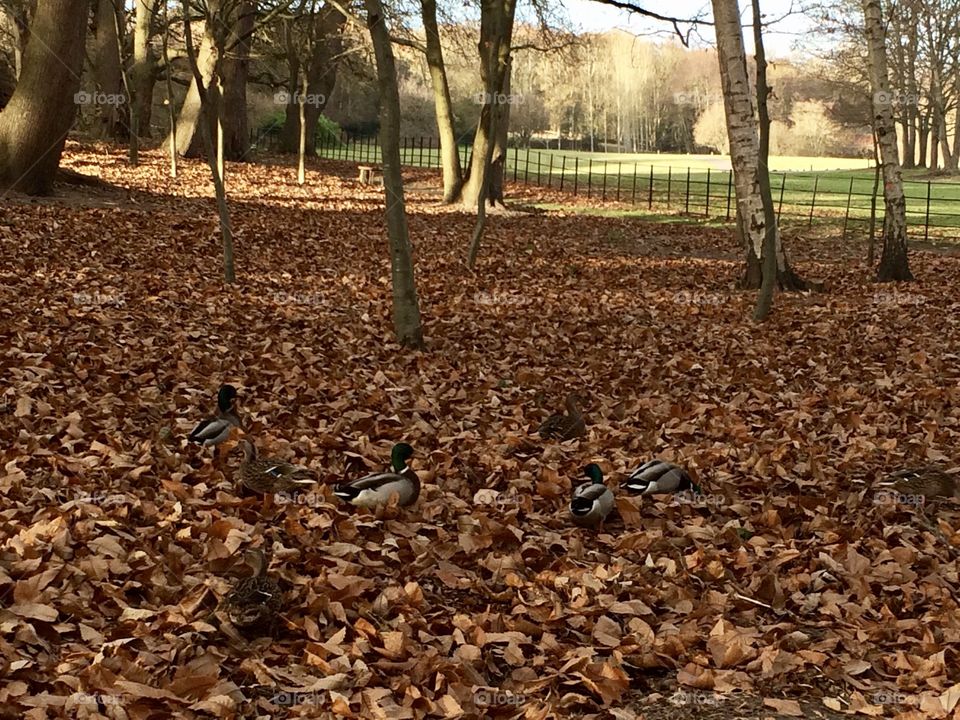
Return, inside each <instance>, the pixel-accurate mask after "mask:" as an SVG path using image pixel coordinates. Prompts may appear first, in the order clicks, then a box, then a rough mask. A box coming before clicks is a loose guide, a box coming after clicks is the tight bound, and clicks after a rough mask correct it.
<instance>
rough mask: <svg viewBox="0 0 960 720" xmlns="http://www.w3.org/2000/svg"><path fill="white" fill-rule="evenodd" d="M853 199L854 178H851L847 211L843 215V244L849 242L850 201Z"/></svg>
mask: <svg viewBox="0 0 960 720" xmlns="http://www.w3.org/2000/svg"><path fill="white" fill-rule="evenodd" d="M852 197H853V178H850V187H849V188H847V210H846V212H845V213H844V214H843V242H846V241H847V221H848V220H849V219H850V199H851V198H852Z"/></svg>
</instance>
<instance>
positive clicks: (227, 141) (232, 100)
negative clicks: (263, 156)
mask: <svg viewBox="0 0 960 720" xmlns="http://www.w3.org/2000/svg"><path fill="white" fill-rule="evenodd" d="M239 9H240V12H239V16H238V17H237V21H236V23H235V25H234V30H233V32H232V33H231V38H230V41H229V43H230V45H231V46H232V48H233V49H232V50H230V52H228V53H227V55H226V57H224V58H223V62H222V63H221V67H222V70H221V75H222V78H223V153H224V157H225V158H226V159H227V160H245V159H246V158H247V153H248V151H249V150H250V128H249V126H248V124H247V74H248V71H249V69H250V45H251V43H252V42H253V23H254V21H255V20H256V17H257V5H256V3H255V2H253V0H244V2H242V3H241V4H240V8H239ZM234 43H235V44H234Z"/></svg>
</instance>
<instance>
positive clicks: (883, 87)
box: [862, 0, 913, 281]
mask: <svg viewBox="0 0 960 720" xmlns="http://www.w3.org/2000/svg"><path fill="white" fill-rule="evenodd" d="M862 2H863V16H864V23H865V25H866V32H867V45H868V50H869V58H870V59H869V72H870V89H871V90H872V97H873V122H874V127H875V128H876V130H877V144H878V145H879V146H880V159H881V161H882V163H883V202H884V217H883V253H882V255H881V256H880V266H879V268H878V269H877V280H879V281H890V280H913V275H912V274H911V273H910V264H909V261H908V258H907V217H906V210H907V202H906V198H904V195H903V182H902V180H901V178H900V160H899V158H898V156H897V130H896V126H895V125H894V122H893V109H892V108H891V107H890V104H889V103H880V102H877V99H878V98H880V97H884V96H889V94H890V83H889V79H888V77H887V50H886V40H885V37H884V28H883V15H882V13H881V10H880V0H862Z"/></svg>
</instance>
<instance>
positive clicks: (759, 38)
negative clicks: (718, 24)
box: [752, 0, 777, 322]
mask: <svg viewBox="0 0 960 720" xmlns="http://www.w3.org/2000/svg"><path fill="white" fill-rule="evenodd" d="M752 5H753V43H754V47H755V48H756V55H755V60H756V64H757V111H758V116H759V122H758V125H759V129H760V162H759V164H758V165H757V185H758V186H759V188H760V199H761V202H762V204H763V220H764V225H765V227H764V236H763V273H762V275H763V280H762V281H761V283H760V292H759V293H757V305H756V307H755V308H754V311H753V319H754V320H756V321H757V322H762V321H763V320H766V319H767V317H768V316H769V315H770V309H771V308H772V307H773V289H774V286H775V285H776V281H777V217H776V215H775V214H774V212H773V197H772V196H771V194H770V173H769V171H768V170H767V160H768V158H769V157H770V113H769V112H768V111H767V96H768V95H769V93H770V88H769V87H768V86H767V57H766V53H765V52H764V49H763V29H762V26H761V21H760V0H752Z"/></svg>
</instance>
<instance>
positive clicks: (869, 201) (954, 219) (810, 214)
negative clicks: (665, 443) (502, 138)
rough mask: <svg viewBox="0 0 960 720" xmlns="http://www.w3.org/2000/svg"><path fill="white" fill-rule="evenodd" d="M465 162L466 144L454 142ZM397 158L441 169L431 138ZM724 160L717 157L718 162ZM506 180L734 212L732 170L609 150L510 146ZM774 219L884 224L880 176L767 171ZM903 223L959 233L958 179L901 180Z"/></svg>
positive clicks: (350, 145)
mask: <svg viewBox="0 0 960 720" xmlns="http://www.w3.org/2000/svg"><path fill="white" fill-rule="evenodd" d="M459 152H460V155H461V162H462V163H463V166H464V167H467V165H468V164H469V161H470V152H471V148H470V147H469V146H461V147H460V148H459ZM317 154H318V156H320V157H322V158H328V159H335V160H350V161H355V162H360V163H379V162H380V161H381V157H380V147H379V144H378V142H377V140H376V138H373V137H368V138H356V139H350V138H346V137H345V138H340V139H334V138H326V139H325V140H324V141H322V142H319V143H318V145H317ZM401 162H402V163H403V164H404V165H405V166H410V167H422V168H439V167H440V149H439V142H438V140H437V139H436V138H427V137H420V138H409V137H408V138H404V139H403V140H402V142H401ZM722 162H723V161H722V160H720V159H719V158H718V161H717V164H718V165H721V163H722ZM504 175H505V179H507V180H512V181H513V182H514V183H519V184H523V185H532V186H538V187H542V188H546V189H550V190H556V191H558V192H562V193H570V194H571V195H573V196H577V197H579V196H583V197H587V198H590V199H595V200H598V201H601V202H618V203H625V204H628V205H631V206H635V207H643V208H646V209H647V210H648V211H652V212H666V213H681V214H684V215H688V216H691V217H701V218H711V219H718V220H726V221H729V220H732V219H733V216H734V215H735V214H736V196H735V194H734V188H733V173H732V172H731V171H729V170H727V169H723V168H722V167H718V168H711V167H702V168H692V167H687V168H678V167H675V166H672V165H669V164H667V162H666V161H665V162H664V163H662V164H656V163H649V162H641V161H635V160H626V161H620V160H617V158H616V155H602V156H598V155H597V154H595V153H594V154H591V153H577V154H572V155H571V154H566V153H561V152H559V151H551V150H531V149H529V148H517V147H514V148H510V149H509V151H508V153H507V158H506V162H505V169H504ZM770 184H771V188H772V191H773V199H774V204H775V206H776V210H777V214H778V217H783V218H788V219H791V220H793V221H800V222H801V223H805V224H807V225H808V226H809V225H812V224H813V223H814V222H828V223H833V224H838V225H839V224H842V227H843V233H844V236H846V235H847V233H848V232H855V231H860V232H863V231H865V229H866V227H867V226H868V225H869V222H870V218H871V213H873V212H875V213H876V223H877V226H878V227H880V226H881V224H882V222H883V212H884V205H883V185H882V178H881V181H880V183H879V184H878V185H876V186H875V178H874V169H873V168H864V169H862V170H841V171H830V172H826V171H825V172H793V171H786V172H779V171H774V172H771V174H770ZM904 193H905V195H906V198H907V223H908V226H909V227H910V228H911V231H912V234H913V235H914V236H915V237H919V236H920V234H921V233H922V235H923V237H924V239H927V238H929V237H930V236H931V235H936V236H938V237H960V183H957V182H950V181H948V180H907V181H904Z"/></svg>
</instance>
